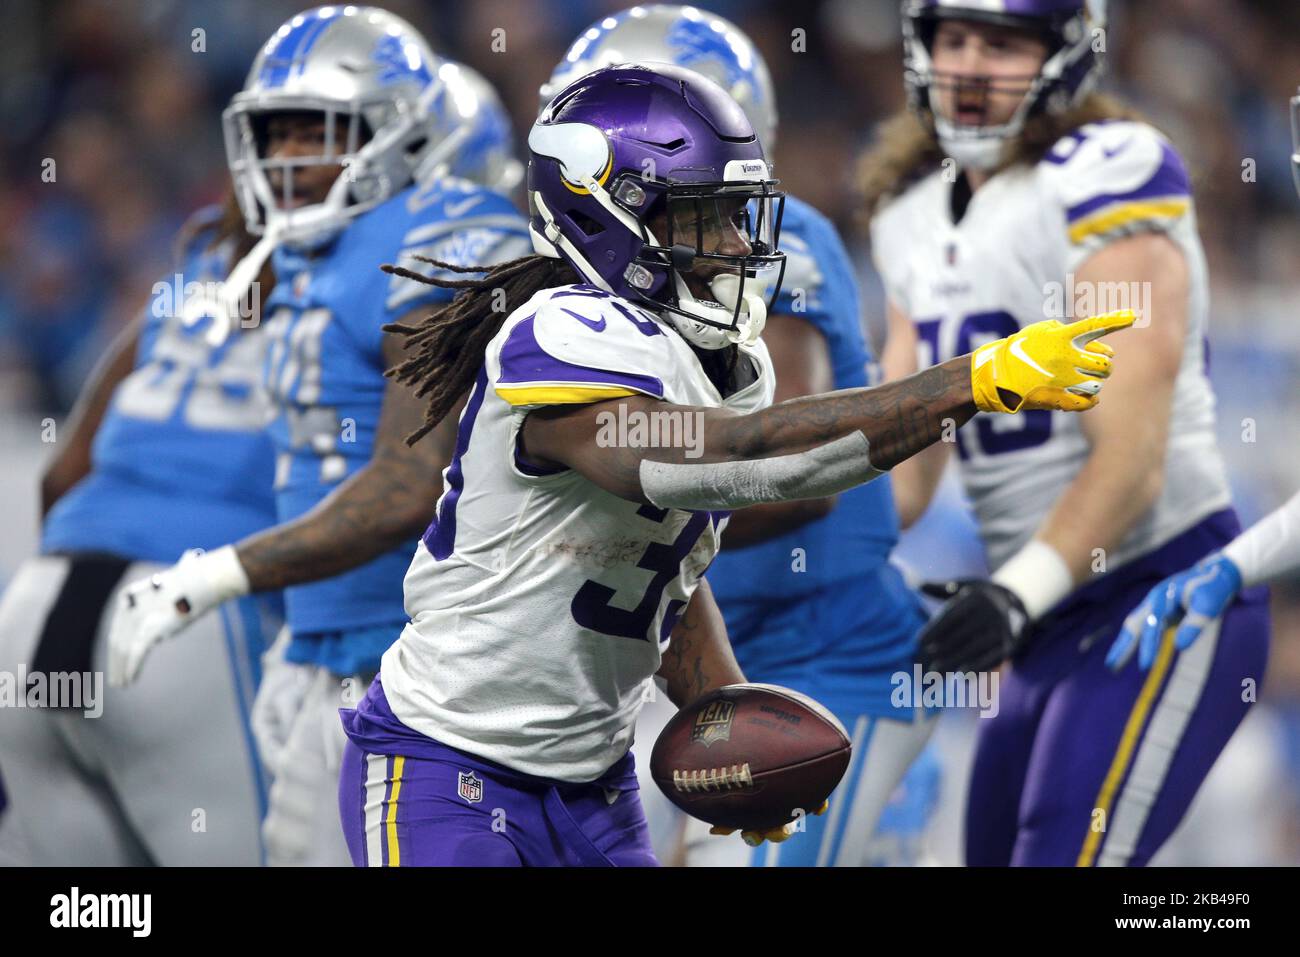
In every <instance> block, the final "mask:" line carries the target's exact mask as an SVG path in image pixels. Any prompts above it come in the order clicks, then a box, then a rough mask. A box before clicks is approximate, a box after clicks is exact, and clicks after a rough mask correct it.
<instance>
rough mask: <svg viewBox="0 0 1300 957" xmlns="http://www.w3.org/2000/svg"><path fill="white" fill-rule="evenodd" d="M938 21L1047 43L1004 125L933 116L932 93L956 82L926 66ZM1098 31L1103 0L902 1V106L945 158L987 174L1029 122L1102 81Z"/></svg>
mask: <svg viewBox="0 0 1300 957" xmlns="http://www.w3.org/2000/svg"><path fill="white" fill-rule="evenodd" d="M944 19H951V20H976V21H980V22H983V23H993V24H997V25H999V26H1009V27H1017V28H1020V29H1028V30H1033V31H1035V32H1038V33H1040V34H1042V36H1043V37H1044V39H1045V40H1046V41H1047V43H1048V51H1049V52H1048V55H1047V60H1046V61H1045V62H1044V63H1043V65H1042V66H1041V67H1040V68H1039V70H1038V73H1037V74H1036V75H1035V76H1032V77H1025V78H1024V80H1026V81H1028V82H1029V90H1028V92H1027V93H1026V94H1025V97H1024V100H1023V102H1022V103H1021V104H1020V107H1019V108H1018V109H1017V110H1016V113H1015V115H1014V116H1013V117H1012V118H1011V120H1010V122H1008V123H1006V124H1004V125H1001V126H968V125H963V124H960V123H956V122H953V121H952V120H949V119H948V118H946V117H944V116H943V115H942V113H941V111H939V110H938V109H936V99H935V94H936V91H937V90H938V89H940V88H944V87H950V86H952V85H955V84H956V83H957V82H959V81H958V80H957V79H956V78H954V77H951V76H943V75H940V74H938V73H936V71H935V69H934V63H933V60H932V59H931V51H932V49H933V46H932V44H933V42H934V35H935V30H936V28H937V26H938V23H939V21H940V20H944ZM1105 30H1106V3H1105V0H903V61H904V66H903V74H904V79H905V81H906V83H907V93H908V102H909V104H910V106H911V108H912V109H913V110H914V111H916V112H917V113H918V114H919V115H920V116H921V117H922V118H923V119H924V120H926V121H927V122H930V123H933V125H934V129H935V133H936V134H937V135H938V137H939V142H940V145H942V146H943V148H944V150H945V151H946V152H947V153H948V155H950V156H952V157H953V158H954V159H956V160H957V161H958V162H959V163H961V164H962V165H964V166H969V167H972V168H975V169H991V168H992V167H994V166H996V165H997V164H998V162H999V161H1000V160H1001V158H1002V155H1003V147H1004V145H1005V143H1006V142H1007V141H1008V140H1011V139H1014V138H1015V137H1017V136H1019V135H1020V132H1021V131H1022V130H1023V129H1024V125H1025V121H1026V120H1028V119H1029V117H1030V116H1032V115H1034V114H1035V113H1039V112H1048V113H1061V112H1064V111H1066V110H1068V109H1070V108H1071V107H1072V106H1074V105H1075V104H1077V103H1078V102H1079V101H1080V100H1082V99H1083V97H1084V96H1086V95H1087V94H1088V92H1089V91H1090V90H1091V89H1092V88H1093V86H1094V85H1095V84H1096V82H1097V79H1098V77H1099V76H1100V74H1101V67H1102V56H1103V53H1104V51H1105V46H1106V44H1105ZM966 82H969V80H967V81H966ZM1003 82H1005V81H1003ZM982 85H983V87H984V89H986V90H989V89H991V88H992V81H991V80H987V79H986V80H984V81H982Z"/></svg>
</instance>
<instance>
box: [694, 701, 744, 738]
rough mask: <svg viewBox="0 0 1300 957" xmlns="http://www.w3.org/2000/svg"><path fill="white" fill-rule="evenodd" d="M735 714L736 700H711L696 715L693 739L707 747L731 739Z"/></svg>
mask: <svg viewBox="0 0 1300 957" xmlns="http://www.w3.org/2000/svg"><path fill="white" fill-rule="evenodd" d="M735 715H736V705H735V702H733V701H727V700H725V699H724V700H721V701H714V702H711V703H710V704H709V706H708V707H706V708H705V709H704V710H703V711H701V712H700V713H699V714H698V715H696V716H695V726H694V727H693V728H691V741H692V742H697V741H698V742H699V743H700V744H702V745H704V746H705V747H706V748H707V747H708V746H709V745H711V744H714V743H715V742H718V741H730V740H731V719H732V718H734V717H735Z"/></svg>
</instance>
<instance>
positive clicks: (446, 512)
mask: <svg viewBox="0 0 1300 957" xmlns="http://www.w3.org/2000/svg"><path fill="white" fill-rule="evenodd" d="M486 393H487V366H483V367H482V368H480V369H479V371H478V378H477V379H475V380H474V391H472V392H471V393H470V396H469V401H468V402H467V403H466V404H465V412H464V414H463V415H462V416H461V417H460V426H459V427H458V428H457V429H456V456H455V458H453V459H452V460H451V467H450V468H448V469H447V494H446V495H444V496H443V499H442V507H441V508H440V509H438V514H437V515H435V516H434V517H433V524H431V525H430V526H429V528H428V530H427V531H425V533H424V547H425V548H427V549H428V550H429V553H430V554H431V555H433V557H434V558H436V559H437V560H438V561H442V560H443V559H445V558H447V557H449V556H450V555H451V553H452V551H454V550H455V548H456V503H457V502H458V501H460V492H461V489H462V488H464V487H465V470H464V467H463V465H462V462H463V460H464V458H465V452H466V451H468V449H469V437H470V433H471V432H473V431H474V420H475V419H477V418H478V410H479V409H480V408H482V406H483V396H484V395H485V394H486Z"/></svg>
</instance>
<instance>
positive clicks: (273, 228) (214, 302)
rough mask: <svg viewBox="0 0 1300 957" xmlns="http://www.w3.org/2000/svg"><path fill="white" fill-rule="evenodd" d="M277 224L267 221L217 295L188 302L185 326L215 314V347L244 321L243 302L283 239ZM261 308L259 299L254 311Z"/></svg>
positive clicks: (210, 339) (212, 340)
mask: <svg viewBox="0 0 1300 957" xmlns="http://www.w3.org/2000/svg"><path fill="white" fill-rule="evenodd" d="M278 226H279V224H278V223H271V224H268V225H267V227H266V233H265V234H264V235H263V236H262V238H261V239H259V240H258V241H257V245H255V246H254V247H253V248H252V249H250V250H249V251H248V254H247V255H246V256H244V258H243V259H241V260H240V261H239V262H237V263H236V264H235V266H234V268H233V269H231V270H230V275H229V276H227V277H226V279H225V281H224V282H222V283H221V287H220V289H218V290H217V294H216V296H210V295H201V296H196V297H194V298H193V299H189V300H187V301H186V302H185V306H184V308H183V310H182V312H181V322H182V323H184V324H185V325H186V326H192V325H194V324H195V323H197V322H199V321H200V320H202V319H203V318H204V317H205V316H211V317H212V325H211V326H210V327H209V328H208V333H207V340H208V342H209V344H211V345H212V346H213V347H217V346H220V345H221V344H222V343H223V342H225V341H226V339H228V338H229V337H230V333H231V332H232V331H233V330H234V329H235V328H236V327H239V326H242V325H244V320H245V316H244V314H243V312H242V310H241V309H240V304H241V302H242V301H243V300H244V298H245V296H246V295H247V294H248V292H249V290H250V289H251V288H252V285H253V283H254V282H255V281H256V280H257V277H258V276H259V275H261V273H262V266H264V265H265V264H266V260H267V259H268V258H269V257H270V255H271V253H273V252H275V247H276V246H277V245H279V243H280V239H281V232H282V230H281V229H280V228H278ZM260 309H261V304H260V303H258V304H257V305H256V306H255V312H256V311H260ZM254 324H255V323H254Z"/></svg>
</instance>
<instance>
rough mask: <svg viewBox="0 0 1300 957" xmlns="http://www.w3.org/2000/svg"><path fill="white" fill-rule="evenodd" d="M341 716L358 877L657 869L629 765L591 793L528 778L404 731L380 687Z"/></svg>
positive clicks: (347, 823)
mask: <svg viewBox="0 0 1300 957" xmlns="http://www.w3.org/2000/svg"><path fill="white" fill-rule="evenodd" d="M340 714H341V715H342V717H343V722H344V727H345V728H346V729H347V731H348V735H349V741H348V744H347V748H346V750H345V751H344V754H343V768H342V772H341V775H340V778H339V814H340V816H341V818H342V822H343V833H344V836H345V837H346V838H347V843H348V850H349V852H350V853H351V855H352V862H353V863H354V864H356V865H357V866H359V867H363V866H370V867H381V866H382V867H399V866H400V867H521V866H526V867H563V866H579V867H637V866H641V867H645V866H651V867H652V866H655V865H656V864H657V863H658V862H657V861H656V860H655V856H654V851H653V850H652V849H651V845H650V832H649V828H648V827H647V825H646V820H645V812H644V811H643V810H642V807H641V799H640V796H639V795H638V792H637V787H638V786H637V779H636V771H635V768H634V766H633V764H632V755H631V754H630V753H629V754H627V755H626V756H624V757H623V758H622V759H620V760H619V761H618V762H617V763H616V764H615V765H614V767H612V768H611V769H610V770H609V771H608V772H606V774H604V775H603V776H602V777H601V778H600V780H598V781H595V782H592V783H590V784H566V783H564V782H560V781H552V780H548V779H545V778H538V777H533V776H531V775H525V774H520V773H519V772H516V771H512V770H510V769H509V768H505V767H502V766H501V765H499V764H496V763H494V762H491V761H487V760H484V759H482V758H478V757H475V756H474V755H471V754H467V753H466V752H464V751H460V750H458V749H456V748H452V747H448V746H447V745H444V744H441V743H439V742H437V741H434V740H432V739H430V738H427V737H425V736H423V735H419V734H417V733H416V732H414V731H411V730H410V729H409V728H406V727H405V726H404V725H401V723H400V722H399V721H397V719H396V718H395V717H394V716H393V714H392V712H391V710H390V709H389V708H388V705H387V702H386V701H385V700H384V697H383V688H382V685H381V684H380V679H379V678H376V679H375V681H374V683H372V684H371V686H370V691H369V692H368V693H367V695H366V697H365V699H364V700H363V701H362V702H361V704H360V705H359V706H358V707H357V709H356V710H355V711H353V710H351V709H342V710H341V711H340Z"/></svg>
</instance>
